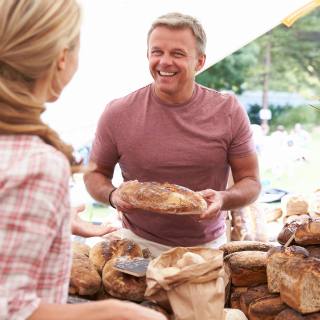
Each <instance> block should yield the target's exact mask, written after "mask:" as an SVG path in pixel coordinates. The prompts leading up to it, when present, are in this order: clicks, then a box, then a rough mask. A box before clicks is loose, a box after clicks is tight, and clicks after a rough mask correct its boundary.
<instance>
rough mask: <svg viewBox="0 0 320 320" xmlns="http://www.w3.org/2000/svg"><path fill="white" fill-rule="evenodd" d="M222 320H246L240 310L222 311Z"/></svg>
mask: <svg viewBox="0 0 320 320" xmlns="http://www.w3.org/2000/svg"><path fill="white" fill-rule="evenodd" d="M222 320H248V318H247V317H246V316H245V315H244V313H243V312H242V311H241V310H236V309H223V315H222Z"/></svg>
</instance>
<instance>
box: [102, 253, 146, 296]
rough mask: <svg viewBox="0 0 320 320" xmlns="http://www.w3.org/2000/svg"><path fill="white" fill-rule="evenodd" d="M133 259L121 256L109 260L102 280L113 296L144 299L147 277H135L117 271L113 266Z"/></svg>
mask: <svg viewBox="0 0 320 320" xmlns="http://www.w3.org/2000/svg"><path fill="white" fill-rule="evenodd" d="M130 261H133V259H131V258H129V257H121V258H115V259H111V260H109V261H108V262H107V263H106V264H105V266H104V268H103V271H102V281H103V285H104V288H105V290H106V292H107V293H108V294H110V295H112V296H113V297H116V298H119V299H124V300H132V301H144V300H145V298H144V293H145V292H146V289H147V284H146V277H134V276H131V275H129V274H126V273H123V272H120V271H117V270H115V269H113V267H114V266H115V265H117V264H121V263H126V262H130Z"/></svg>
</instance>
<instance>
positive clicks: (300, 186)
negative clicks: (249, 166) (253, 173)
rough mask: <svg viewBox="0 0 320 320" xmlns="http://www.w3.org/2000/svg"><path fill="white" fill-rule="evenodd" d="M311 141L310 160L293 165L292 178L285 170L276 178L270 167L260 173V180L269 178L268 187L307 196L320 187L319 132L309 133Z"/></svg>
mask: <svg viewBox="0 0 320 320" xmlns="http://www.w3.org/2000/svg"><path fill="white" fill-rule="evenodd" d="M311 137H312V141H311V142H310V150H311V151H312V154H311V155H310V161H309V162H308V163H307V164H305V165H302V166H295V167H294V178H293V179H290V178H289V177H288V176H287V172H286V171H285V173H284V174H283V176H282V177H281V179H279V180H276V179H275V176H274V174H273V173H272V172H271V169H269V170H267V171H266V172H264V173H260V179H261V181H266V180H269V181H270V182H271V183H270V185H269V186H268V187H272V188H277V189H283V190H288V191H292V192H296V193H299V194H302V195H305V196H307V197H309V196H310V195H311V194H312V193H314V192H315V191H316V190H317V189H320V166H319V164H320V148H319V146H320V132H315V133H311Z"/></svg>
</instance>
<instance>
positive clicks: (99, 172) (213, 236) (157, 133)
mask: <svg viewBox="0 0 320 320" xmlns="http://www.w3.org/2000/svg"><path fill="white" fill-rule="evenodd" d="M205 45H206V35H205V32H204V30H203V28H202V26H201V24H200V23H199V22H198V21H197V20H196V19H195V18H193V17H191V16H185V15H182V14H180V13H171V14H166V15H164V16H161V17H159V18H158V19H157V20H156V21H155V22H154V23H153V25H152V27H151V29H150V31H149V33H148V51H147V57H148V59H149V69H150V73H151V75H152V77H153V79H154V82H153V83H152V84H150V85H148V86H146V87H144V88H141V89H139V90H137V91H135V92H133V93H131V94H129V95H128V96H126V97H124V98H121V99H117V100H114V101H112V102H110V103H109V104H108V106H107V107H106V109H105V111H104V113H103V114H102V116H101V118H100V120H99V125H98V129H97V133H96V137H95V140H94V141H93V145H92V150H91V154H90V159H89V162H90V163H91V164H94V165H96V166H97V168H96V170H95V171H94V172H91V173H88V174H86V175H85V179H84V180H85V184H86V187H87V190H88V192H89V193H90V194H91V196H92V197H94V198H95V199H96V200H97V201H99V202H102V203H105V204H109V203H110V204H111V205H114V206H115V207H116V208H117V209H118V210H119V211H121V212H122V213H123V227H124V229H123V237H124V238H125V237H128V238H131V239H133V240H135V241H137V242H138V243H139V244H140V246H141V247H142V248H144V247H149V249H150V250H151V252H152V253H153V256H154V257H156V256H158V255H159V254H160V253H162V252H164V251H167V250H170V249H171V248H173V247H177V246H184V247H187V246H208V247H213V248H218V247H219V246H221V245H222V244H224V243H225V242H226V237H225V216H226V212H225V211H226V210H230V209H235V208H239V207H244V206H246V205H248V204H250V203H252V202H253V201H255V200H256V198H257V197H258V195H259V193H260V189H261V185H260V180H259V170H258V161H257V156H256V153H255V147H254V143H253V141H252V132H251V130H250V123H249V120H248V116H247V114H246V112H245V110H244V109H243V107H242V106H241V105H240V104H239V102H238V101H237V99H236V98H235V96H234V95H231V94H221V93H218V92H216V91H214V90H211V89H207V88H205V87H202V86H200V85H198V84H196V83H195V82H194V80H195V75H196V73H197V72H198V71H200V70H201V69H202V67H203V66H204V64H205V60H206V54H205ZM116 163H119V164H120V167H121V170H122V175H123V178H124V181H126V182H125V183H124V184H123V185H125V184H126V183H129V182H128V181H130V180H135V179H137V180H138V181H140V182H147V181H156V182H160V183H164V182H168V183H172V184H177V185H181V186H184V187H187V188H189V189H191V190H194V191H200V192H199V193H200V194H201V195H202V196H203V197H204V198H205V200H206V201H207V203H208V209H207V211H206V212H204V213H203V214H202V215H199V216H196V217H194V216H193V217H192V216H188V215H186V216H178V215H171V214H163V213H156V212H148V211H144V210H140V209H139V208H135V207H133V206H132V205H130V204H129V203H126V202H125V201H123V200H122V199H121V198H120V197H119V189H120V188H121V187H123V185H121V186H120V187H119V188H118V189H116V190H114V187H113V185H112V184H111V179H112V176H113V171H114V167H115V165H116ZM230 167H231V169H232V172H233V178H234V181H235V185H234V186H233V187H232V188H231V189H229V190H226V187H227V181H228V176H229V173H230ZM109 201H110V202H109Z"/></svg>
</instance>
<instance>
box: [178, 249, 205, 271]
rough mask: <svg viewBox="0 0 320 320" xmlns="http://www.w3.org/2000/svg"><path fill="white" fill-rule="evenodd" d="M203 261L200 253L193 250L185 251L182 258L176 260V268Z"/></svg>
mask: <svg viewBox="0 0 320 320" xmlns="http://www.w3.org/2000/svg"><path fill="white" fill-rule="evenodd" d="M203 262H205V260H204V259H203V258H202V257H201V256H200V255H198V254H196V253H193V252H186V253H185V254H184V255H183V256H182V258H181V259H179V260H178V261H177V266H178V268H180V269H182V268H184V267H188V266H191V265H193V264H200V263H203Z"/></svg>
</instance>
